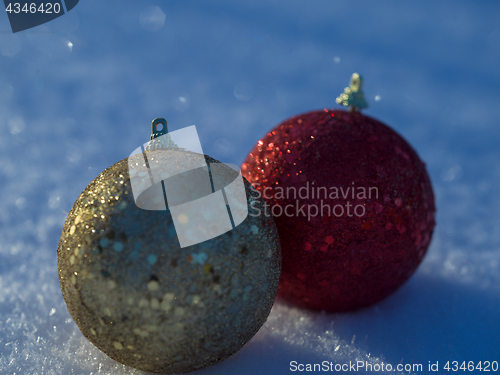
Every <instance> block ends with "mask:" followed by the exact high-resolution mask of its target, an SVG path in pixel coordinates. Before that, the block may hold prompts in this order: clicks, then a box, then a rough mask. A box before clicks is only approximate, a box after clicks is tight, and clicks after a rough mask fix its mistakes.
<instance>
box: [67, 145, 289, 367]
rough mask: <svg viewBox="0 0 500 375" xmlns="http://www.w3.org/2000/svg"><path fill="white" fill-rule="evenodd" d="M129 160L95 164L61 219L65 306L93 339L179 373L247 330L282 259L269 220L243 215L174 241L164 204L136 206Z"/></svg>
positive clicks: (266, 305) (262, 313)
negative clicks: (224, 227) (208, 233)
mask: <svg viewBox="0 0 500 375" xmlns="http://www.w3.org/2000/svg"><path fill="white" fill-rule="evenodd" d="M147 153H148V151H146V154H147ZM194 155H196V157H198V158H199V156H200V154H195V153H192V152H184V151H180V150H178V151H165V152H160V154H159V156H158V155H156V156H155V159H156V162H157V163H158V162H159V164H162V163H163V164H164V163H175V165H186V164H189V163H190V162H191V161H192V159H193V157H194ZM141 156H142V154H141ZM205 159H206V161H207V163H208V165H209V166H211V168H212V170H213V169H214V168H215V167H214V166H217V167H218V168H219V171H220V170H221V168H222V169H224V168H227V170H225V171H224V170H223V171H222V172H221V173H222V175H226V176H227V180H228V181H227V182H229V181H230V180H232V179H234V175H235V173H236V175H238V176H239V174H238V173H237V172H235V171H234V170H232V169H231V168H229V167H227V166H225V165H224V164H222V163H219V162H218V161H216V160H214V159H212V158H210V157H208V156H205ZM143 161H144V159H143ZM150 161H151V160H150ZM129 164H130V163H129V162H128V161H127V159H124V160H122V161H120V162H118V163H116V164H114V165H113V166H111V167H109V168H108V169H106V170H105V171H104V172H102V173H101V174H100V175H99V176H98V177H97V178H96V179H95V180H94V181H92V182H91V183H90V184H89V185H88V186H87V188H86V189H85V190H84V191H83V193H82V194H81V195H80V197H79V198H78V199H77V201H76V202H75V204H74V206H73V208H72V209H71V212H70V213H69V215H68V218H67V219H66V222H65V224H64V228H63V231H62V235H61V239H60V242H59V247H58V249H57V256H58V268H59V280H60V284H61V289H62V293H63V296H64V299H65V302H66V304H67V306H68V310H69V312H70V314H71V316H72V317H73V319H74V320H75V322H76V324H77V325H78V327H79V328H80V330H81V332H82V333H83V335H84V336H85V337H86V338H87V339H89V340H90V341H91V342H92V343H93V344H94V345H95V346H97V347H98V348H99V349H101V350H102V351H103V352H104V353H106V354H107V355H108V356H109V357H111V358H113V359H114V360H116V361H118V362H121V363H123V364H125V365H128V366H131V367H134V368H136V369H139V370H143V371H149V372H156V373H174V372H175V373H183V372H189V371H193V370H197V369H201V368H204V367H206V366H210V365H212V364H214V363H216V362H219V361H222V360H224V359H225V358H227V357H229V356H230V355H232V354H233V353H235V352H236V351H237V350H239V349H240V348H241V347H242V346H243V345H244V344H245V343H246V342H247V341H248V340H250V338H251V337H252V336H253V335H254V334H255V333H256V332H257V331H258V329H259V328H260V327H261V326H262V325H263V324H264V322H265V321H266V319H267V316H268V314H269V312H270V309H271V307H272V305H273V302H274V298H275V295H276V292H277V288H278V282H279V277H280V269H281V254H280V244H279V237H278V234H277V229H276V226H275V223H274V221H273V219H272V218H270V217H264V216H260V217H254V216H248V217H247V218H246V219H245V220H244V221H243V222H242V223H241V224H240V225H238V226H237V227H236V228H234V229H233V230H230V231H228V232H226V233H224V234H222V235H220V236H217V237H214V238H212V239H210V240H207V241H204V242H201V243H197V244H193V245H191V246H187V247H181V246H180V244H179V240H178V236H177V234H176V228H175V226H174V222H173V218H172V211H171V210H170V209H169V208H168V206H167V208H166V209H165V210H157V211H154V210H145V209H141V208H139V207H138V206H137V204H136V202H135V201H134V197H133V191H132V187H131V179H130V175H136V174H137V170H134V168H133V166H132V169H129V168H130V165H129ZM144 166H145V164H142V165H141V167H144ZM150 167H151V168H152V166H151V165H150ZM139 173H140V172H139ZM146 175H147V173H146ZM240 179H241V177H240ZM164 182H165V181H164ZM155 186H157V185H153V188H154V187H155ZM159 188H160V191H161V184H160V186H159ZM244 189H245V193H246V197H245V201H244V202H245V203H246V204H248V205H249V204H250V203H252V204H254V202H259V201H260V198H259V197H257V196H256V195H255V193H254V192H253V191H252V189H251V186H250V184H249V183H248V181H246V180H244ZM156 198H157V196H156V195H155V194H152V195H151V196H150V197H149V198H148V197H147V194H146V198H145V199H146V200H147V199H156ZM161 198H163V196H161ZM249 202H250V203H249ZM142 204H143V205H144V204H147V202H144V201H143V202H142ZM203 214H204V213H203ZM177 219H178V221H180V222H181V224H182V220H183V219H182V217H181V218H180V219H179V218H177Z"/></svg>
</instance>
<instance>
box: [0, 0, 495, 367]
mask: <svg viewBox="0 0 500 375" xmlns="http://www.w3.org/2000/svg"><path fill="white" fill-rule="evenodd" d="M499 16H500V2H498V1H481V2H479V1H478V2H474V1H448V0H441V1H439V2H431V1H426V0H422V1H401V0H397V1H396V0H394V1H369V0H366V1H357V0H350V1H333V0H318V1H313V2H306V1H299V0H287V1H285V0H252V1H243V0H242V1H234V0H233V1H229V0H214V1H209V0H204V1H201V0H200V1H194V0H192V1H169V2H166V1H159V0H157V1H139V0H133V1H118V0H106V1H97V0H82V1H80V4H78V5H77V7H76V8H75V9H73V10H72V11H71V12H69V13H68V14H67V15H65V16H63V17H60V18H58V19H56V20H54V21H52V22H50V23H48V24H45V25H42V26H39V27H37V28H34V29H31V30H27V31H24V32H21V33H18V34H12V33H11V31H10V26H9V25H8V20H7V15H6V14H3V15H0V54H1V57H0V192H1V194H0V374H9V375H10V374H18V375H20V374H64V375H66V374H139V373H141V372H139V371H136V370H134V369H131V368H127V367H125V366H122V365H120V364H117V363H116V362H114V361H112V360H110V359H109V358H107V357H106V356H105V355H104V354H103V353H101V352H100V351H99V350H98V349H97V348H95V347H94V346H93V345H92V344H90V343H89V342H88V341H87V340H86V339H85V338H84V337H83V336H82V334H81V333H80V331H79V330H78V328H77V326H76V325H75V323H74V322H73V320H72V319H71V317H70V315H69V313H68V311H67V309H66V306H65V304H64V301H63V298H62V295H61V292H60V287H59V282H58V278H57V268H56V248H57V243H58V240H59V236H60V232H61V229H62V225H63V223H64V220H65V217H66V214H67V212H68V211H69V210H70V208H71V206H72V205H73V202H74V201H75V199H76V198H77V197H78V195H79V194H80V192H81V191H82V190H83V189H84V188H85V186H86V185H87V184H88V183H89V182H90V181H91V180H92V179H93V178H94V177H96V176H97V175H98V174H99V173H100V172H101V171H102V170H104V169H105V168H106V167H108V166H110V165H111V164H113V163H115V162H116V161H118V160H120V159H122V158H125V157H127V156H128V155H129V154H130V152H131V151H132V150H134V149H135V148H136V147H137V146H138V145H140V144H142V143H143V142H145V141H147V140H148V137H149V133H150V122H151V120H152V119H153V118H155V117H166V118H167V119H168V122H169V127H170V129H171V130H175V129H180V128H183V127H185V126H189V125H193V124H195V125H197V129H198V132H199V134H200V138H201V142H202V145H203V147H204V151H205V153H207V154H209V155H211V156H213V157H215V158H217V159H219V160H221V161H223V162H232V163H235V164H240V163H241V162H242V161H243V159H244V157H245V156H246V154H247V152H248V151H249V150H250V149H251V147H252V146H253V145H254V144H255V143H256V141H257V140H258V139H259V137H261V136H262V135H263V134H265V133H266V132H267V131H268V130H269V129H270V128H271V127H273V126H274V125H276V124H277V123H279V122H281V121H282V120H284V119H286V118H288V117H289V116H292V115H294V114H298V113H301V112H305V111H309V110H313V109H319V108H323V107H334V106H335V103H334V100H335V97H336V96H337V95H338V94H339V93H340V92H341V91H342V90H343V88H344V87H345V86H346V85H347V83H348V80H349V77H350V75H351V73H353V72H355V71H357V72H360V73H361V74H363V76H364V78H365V86H364V89H365V93H366V95H367V99H368V100H369V102H370V108H368V109H367V110H366V111H365V113H366V114H367V115H370V116H372V117H375V118H378V119H380V120H381V121H383V122H385V123H387V124H389V125H390V126H392V127H393V128H394V129H395V130H396V131H398V132H399V133H400V134H402V135H403V136H404V137H405V138H406V139H407V140H408V141H409V142H410V143H411V144H412V145H413V146H414V147H415V148H416V150H417V151H418V153H419V155H420V156H421V158H422V159H423V160H424V161H425V162H426V164H427V167H428V171H429V173H430V176H431V179H432V181H433V185H434V188H435V193H436V203H437V208H438V213H437V223H438V226H437V228H436V232H435V235H434V238H433V241H432V244H431V246H430V249H429V251H428V254H427V256H426V257H425V259H424V261H423V263H422V265H421V266H420V268H419V269H418V271H417V272H416V273H415V275H414V276H413V277H412V278H411V279H410V281H409V282H407V283H406V284H405V285H404V286H403V287H402V288H400V289H399V290H398V291H397V292H396V293H394V294H393V295H392V296H390V297H389V298H387V299H386V300H384V301H382V302H381V303H379V304H377V305H376V306H373V307H370V308H367V309H364V310H361V311H356V312H352V313H344V314H321V313H317V312H310V311H307V310H303V309H298V308H295V307H293V306H290V305H288V304H286V303H284V302H282V301H279V300H278V301H277V302H276V304H275V306H274V308H273V311H272V313H271V315H270V317H269V320H268V322H267V324H266V325H265V326H264V327H263V328H262V329H261V330H260V331H259V333H258V334H257V335H256V336H255V337H254V339H253V340H252V341H250V342H249V343H248V344H247V345H246V346H245V347H244V348H243V349H242V350H241V351H240V352H238V353H237V354H235V355H234V356H233V357H231V358H230V359H228V360H227V361H225V362H224V363H222V364H220V365H217V366H214V367H212V368H209V369H206V370H203V371H200V372H199V373H200V374H287V373H291V371H290V361H297V362H298V363H319V362H321V361H324V360H326V361H331V362H334V363H337V364H346V363H349V361H356V360H361V361H367V362H368V363H371V364H377V363H378V364H380V363H382V362H384V363H391V364H392V365H393V366H395V365H396V364H398V363H402V364H414V363H416V364H423V366H424V367H423V368H424V370H426V369H427V365H428V363H429V361H431V362H432V363H435V362H436V361H439V366H440V373H447V372H446V371H444V370H443V368H442V367H443V365H444V364H445V362H446V361H454V360H455V361H459V363H461V362H462V361H475V362H476V363H477V361H485V360H489V361H494V360H496V361H500V276H499V270H500V231H499V230H498V228H499V227H500V216H499V214H498V212H499V210H500V198H499V197H500V196H499V195H498V194H497V192H498V185H500V165H499V163H498V161H499V156H500V147H499V143H500V142H499V141H500V126H499V123H498V119H499V118H500V106H499V105H498V103H499V102H500V90H499V87H500V86H499V85H500V70H499V69H498V67H499V66H500V64H499V62H500V23H498V19H499ZM360 372H361V371H360ZM426 372H427V371H424V373H426ZM477 372H478V371H477ZM368 373H371V372H368ZM373 373H381V372H380V371H379V372H375V371H373ZM400 373H405V374H406V373H408V372H407V371H404V372H400ZM410 373H419V372H418V371H410Z"/></svg>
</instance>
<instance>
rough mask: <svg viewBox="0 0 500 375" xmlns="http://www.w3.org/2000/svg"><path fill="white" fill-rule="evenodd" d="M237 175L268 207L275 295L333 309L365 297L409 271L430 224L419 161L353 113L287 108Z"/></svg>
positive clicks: (377, 295) (385, 130)
mask: <svg viewBox="0 0 500 375" xmlns="http://www.w3.org/2000/svg"><path fill="white" fill-rule="evenodd" d="M242 172H243V175H244V176H245V177H246V178H247V179H248V181H250V182H251V183H252V184H253V186H254V187H255V188H256V189H257V191H258V192H259V193H260V194H262V196H263V197H264V199H265V200H266V202H267V204H268V206H258V205H254V206H253V210H252V211H253V212H250V214H251V215H271V214H272V215H273V216H274V217H275V222H276V224H277V226H278V232H279V235H280V239H281V247H282V255H283V264H282V274H281V280H280V285H279V290H278V295H280V296H281V297H283V298H285V299H287V300H289V301H292V302H294V303H296V304H297V305H300V306H303V307H307V308H312V309H324V310H327V311H330V312H334V311H347V310H353V309H357V308H361V307H364V306H368V305H371V304H373V303H375V302H377V301H380V300H381V299H383V298H385V297H386V296H388V295H389V294H391V293H392V292H394V291H395V290H396V289H397V288H398V287H399V286H401V285H402V284H403V283H404V282H405V281H406V280H408V278H409V277H410V276H411V275H412V274H413V272H414V271H415V269H416V268H417V266H418V265H419V263H420V262H421V261H422V258H423V257H424V255H425V253H426V251H427V248H428V246H429V243H430V240H431V237H432V232H433V229H434V226H435V221H434V215H435V207H434V194H433V191H432V186H431V182H430V180H429V176H428V175H427V172H426V170H425V166H424V163H423V162H422V161H421V160H420V158H419V157H418V155H417V153H416V152H415V150H414V149H413V148H412V147H411V146H410V145H409V144H408V143H407V142H406V141H405V140H404V139H403V138H402V137H401V136H400V135H398V134H397V133H396V132H395V131H394V130H392V129H390V128H389V127H388V126H386V125H384V124H382V123H381V122H379V121H377V120H374V119H372V118H370V117H368V116H365V115H363V114H361V113H359V112H346V111H343V110H328V109H325V110H321V111H315V112H309V113H305V114H301V115H298V116H294V117H292V118H290V119H288V120H286V121H285V122H283V123H281V124H280V125H278V126H277V127H276V128H274V129H273V130H272V131H271V132H270V133H268V134H267V135H266V136H265V137H264V138H262V139H261V140H260V141H259V142H258V144H257V145H256V146H255V148H254V149H253V150H252V152H251V153H250V154H249V155H248V157H247V159H246V160H245V162H244V163H243V165H242Z"/></svg>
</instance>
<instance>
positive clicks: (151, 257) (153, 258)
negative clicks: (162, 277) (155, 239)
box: [148, 254, 158, 266]
mask: <svg viewBox="0 0 500 375" xmlns="http://www.w3.org/2000/svg"><path fill="white" fill-rule="evenodd" d="M157 260H158V258H157V257H156V255H154V254H149V255H148V263H149V264H151V265H152V266H153V265H154V264H155V263H156V261H157Z"/></svg>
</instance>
